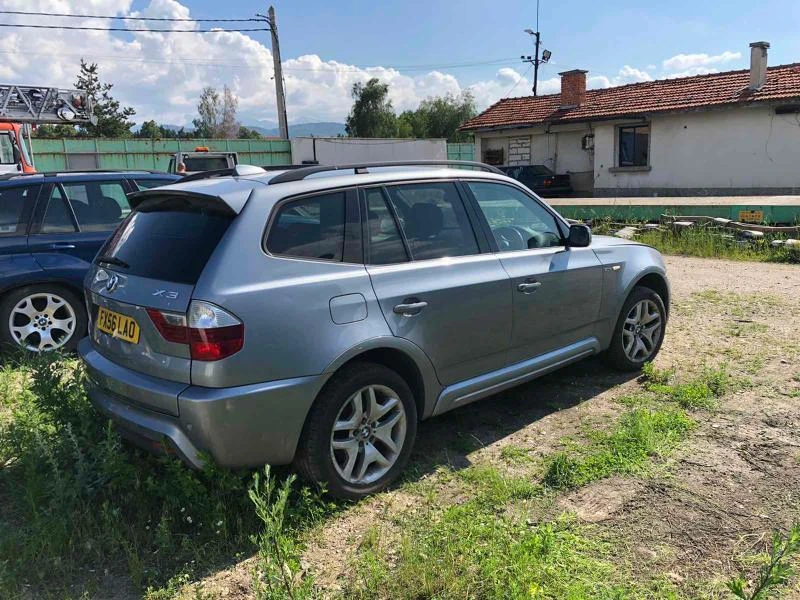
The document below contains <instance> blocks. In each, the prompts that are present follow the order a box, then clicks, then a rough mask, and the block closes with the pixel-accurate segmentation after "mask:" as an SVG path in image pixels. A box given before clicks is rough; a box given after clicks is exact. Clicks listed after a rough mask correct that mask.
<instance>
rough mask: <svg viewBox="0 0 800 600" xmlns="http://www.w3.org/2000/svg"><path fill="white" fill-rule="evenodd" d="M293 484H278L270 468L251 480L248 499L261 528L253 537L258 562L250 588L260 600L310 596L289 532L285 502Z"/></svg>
mask: <svg viewBox="0 0 800 600" xmlns="http://www.w3.org/2000/svg"><path fill="white" fill-rule="evenodd" d="M294 480H295V476H294V475H291V476H290V477H288V478H287V479H285V480H284V481H283V482H282V483H279V482H278V481H276V479H275V478H274V477H273V476H272V475H271V473H270V467H269V466H267V467H265V468H264V477H263V479H262V478H261V476H260V474H259V473H256V474H255V476H254V477H253V487H252V488H250V491H249V496H250V500H251V501H252V502H253V504H254V505H255V508H256V514H257V515H258V518H259V519H260V520H261V523H262V524H263V527H264V528H263V530H262V531H261V533H259V534H258V535H255V536H253V542H254V543H255V544H256V546H257V547H258V559H259V561H258V566H257V567H256V568H255V570H254V572H253V588H254V590H255V592H256V597H257V598H259V599H264V600H266V599H269V600H279V599H280V598H289V599H290V600H297V599H298V598H307V597H310V595H311V591H312V581H311V579H310V578H305V579H303V578H301V577H300V548H299V547H298V544H297V540H296V538H295V536H293V535H291V534H290V532H289V530H288V523H287V513H288V512H289V510H290V507H289V504H288V502H289V494H290V493H291V489H292V484H293V483H294Z"/></svg>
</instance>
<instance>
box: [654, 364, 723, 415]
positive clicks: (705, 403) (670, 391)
mask: <svg viewBox="0 0 800 600" xmlns="http://www.w3.org/2000/svg"><path fill="white" fill-rule="evenodd" d="M652 371H656V370H655V369H651V370H650V371H645V369H642V374H643V378H644V379H645V389H646V390H647V391H649V392H652V393H654V394H656V397H657V398H659V399H662V400H671V401H673V402H677V403H678V405H679V406H680V407H681V408H684V409H687V410H697V409H710V408H714V406H716V403H717V398H719V397H721V396H724V395H725V393H726V392H727V391H728V388H729V377H728V373H727V371H726V370H725V368H719V369H705V370H704V371H703V373H702V374H701V376H700V377H699V378H697V379H695V380H692V381H688V382H686V383H678V384H669V383H667V382H668V381H670V380H671V379H672V375H673V374H672V373H671V372H669V371H656V372H655V373H653V372H652Z"/></svg>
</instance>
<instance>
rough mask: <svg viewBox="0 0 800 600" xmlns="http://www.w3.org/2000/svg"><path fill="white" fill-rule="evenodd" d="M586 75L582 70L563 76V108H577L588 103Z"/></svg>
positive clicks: (565, 72)
mask: <svg viewBox="0 0 800 600" xmlns="http://www.w3.org/2000/svg"><path fill="white" fill-rule="evenodd" d="M586 73H588V71H584V70H582V69H573V70H572V71H564V72H563V73H559V75H561V108H575V107H576V106H580V105H581V104H583V103H584V102H586Z"/></svg>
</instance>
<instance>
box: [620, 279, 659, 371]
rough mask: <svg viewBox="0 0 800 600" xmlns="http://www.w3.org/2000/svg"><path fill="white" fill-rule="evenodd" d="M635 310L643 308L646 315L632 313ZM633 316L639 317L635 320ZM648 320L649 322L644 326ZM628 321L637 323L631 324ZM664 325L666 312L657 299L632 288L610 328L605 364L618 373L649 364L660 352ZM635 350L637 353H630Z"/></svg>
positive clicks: (646, 290) (643, 289) (645, 290)
mask: <svg viewBox="0 0 800 600" xmlns="http://www.w3.org/2000/svg"><path fill="white" fill-rule="evenodd" d="M637 306H641V307H643V308H644V307H647V309H648V313H647V314H645V313H644V312H640V313H635V312H634V311H635V310H636V307H637ZM656 313H658V319H659V321H658V324H659V326H658V327H657V330H656V327H655V326H654V325H655V319H654V317H653V315H655V314H656ZM637 314H639V315H641V318H638V320H637ZM648 319H651V320H650V321H649V322H648ZM632 321H637V322H636V323H635V324H634V323H632ZM666 325H667V311H666V309H665V308H664V301H663V300H662V299H661V296H659V295H658V293H656V292H655V291H654V290H651V289H650V288H648V287H644V286H637V287H635V288H633V291H632V292H631V293H630V295H629V296H628V298H627V300H625V304H623V306H622V310H621V311H620V314H619V317H618V318H617V323H616V325H614V334H613V335H612V337H611V345H610V346H609V348H608V350H607V351H606V352H605V355H604V356H605V359H606V362H607V363H608V364H609V365H610V366H612V367H614V368H615V369H618V370H620V371H638V370H639V369H641V368H642V366H643V365H644V364H645V363H646V362H649V361H651V360H653V359H654V358H655V357H656V355H657V354H658V352H659V350H661V344H662V342H663V341H664V330H665V328H666ZM651 328H652V331H651V333H650V335H649V336H648V335H647V332H648V330H650V329H651ZM637 339H638V342H637ZM638 343H641V346H637V344H638ZM636 348H638V350H637V351H636V352H634V349H636Z"/></svg>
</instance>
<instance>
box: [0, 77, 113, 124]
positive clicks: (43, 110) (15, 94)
mask: <svg viewBox="0 0 800 600" xmlns="http://www.w3.org/2000/svg"><path fill="white" fill-rule="evenodd" d="M93 108H94V106H93V103H92V99H91V98H89V96H88V95H87V94H86V93H85V92H82V91H80V90H71V89H62V88H55V87H47V86H28V85H2V84H0V121H2V122H6V123H31V124H37V125H41V124H45V123H52V124H59V123H71V124H81V123H92V124H94V123H96V122H97V118H96V117H95V116H94V111H93Z"/></svg>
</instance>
